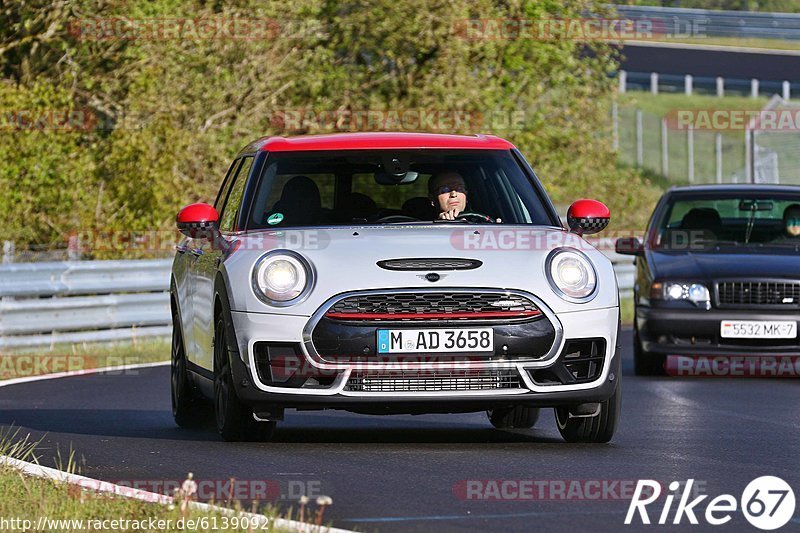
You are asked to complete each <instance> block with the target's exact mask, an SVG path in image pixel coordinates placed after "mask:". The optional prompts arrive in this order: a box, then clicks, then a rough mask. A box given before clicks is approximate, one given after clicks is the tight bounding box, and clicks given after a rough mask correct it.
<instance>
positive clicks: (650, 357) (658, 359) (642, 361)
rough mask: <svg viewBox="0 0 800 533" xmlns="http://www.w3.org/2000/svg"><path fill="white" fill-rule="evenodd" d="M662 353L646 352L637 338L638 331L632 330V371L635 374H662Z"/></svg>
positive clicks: (663, 359)
mask: <svg viewBox="0 0 800 533" xmlns="http://www.w3.org/2000/svg"><path fill="white" fill-rule="evenodd" d="M664 361H665V358H664V356H663V355H660V354H654V353H651V352H647V351H645V350H644V349H643V348H642V341H641V340H639V331H638V330H636V329H634V331H633V373H634V374H636V375H637V376H662V375H664Z"/></svg>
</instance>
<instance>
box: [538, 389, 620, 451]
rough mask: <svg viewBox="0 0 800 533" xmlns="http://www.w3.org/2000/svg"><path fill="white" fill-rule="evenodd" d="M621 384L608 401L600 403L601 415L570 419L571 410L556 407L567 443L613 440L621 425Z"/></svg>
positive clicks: (560, 426) (557, 421) (562, 434)
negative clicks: (618, 426)
mask: <svg viewBox="0 0 800 533" xmlns="http://www.w3.org/2000/svg"><path fill="white" fill-rule="evenodd" d="M620 386H621V383H617V390H616V391H614V394H613V395H612V396H611V397H610V398H609V399H608V400H606V401H604V402H601V403H600V413H599V414H598V415H596V416H592V417H580V418H569V408H567V407H556V408H555V409H554V410H555V414H556V425H557V426H558V431H559V433H561V436H562V437H563V438H564V440H566V441H567V442H592V443H602V442H608V441H610V440H611V437H613V436H614V432H615V431H616V429H617V425H618V424H619V411H620V400H621V397H622V393H621V391H620Z"/></svg>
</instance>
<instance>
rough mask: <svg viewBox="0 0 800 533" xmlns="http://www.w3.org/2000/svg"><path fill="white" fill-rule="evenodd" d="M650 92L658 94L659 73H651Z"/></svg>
mask: <svg viewBox="0 0 800 533" xmlns="http://www.w3.org/2000/svg"><path fill="white" fill-rule="evenodd" d="M650 92H651V93H652V94H658V72H651V73H650Z"/></svg>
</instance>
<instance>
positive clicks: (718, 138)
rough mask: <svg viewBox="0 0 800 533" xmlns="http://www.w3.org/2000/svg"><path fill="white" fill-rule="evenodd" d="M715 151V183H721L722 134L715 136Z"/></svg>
mask: <svg viewBox="0 0 800 533" xmlns="http://www.w3.org/2000/svg"><path fill="white" fill-rule="evenodd" d="M715 137H716V138H715V139H714V140H715V141H716V142H715V146H714V148H715V151H716V155H717V183H722V134H721V133H717V134H716V135H715Z"/></svg>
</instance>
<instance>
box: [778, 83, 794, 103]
mask: <svg viewBox="0 0 800 533" xmlns="http://www.w3.org/2000/svg"><path fill="white" fill-rule="evenodd" d="M781 88H782V89H783V90H782V91H781V93H782V94H781V96H783V99H784V100H788V99H789V98H791V97H792V84H791V83H789V82H788V81H784V82H783V85H782V87H781Z"/></svg>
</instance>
